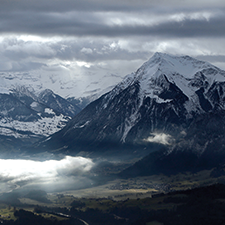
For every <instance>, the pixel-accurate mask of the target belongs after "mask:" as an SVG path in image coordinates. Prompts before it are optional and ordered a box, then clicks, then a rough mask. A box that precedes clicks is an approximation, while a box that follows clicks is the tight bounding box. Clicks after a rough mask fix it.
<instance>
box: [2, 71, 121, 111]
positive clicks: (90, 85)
mask: <svg viewBox="0 0 225 225" xmlns="http://www.w3.org/2000/svg"><path fill="white" fill-rule="evenodd" d="M77 73H78V72H77ZM121 80H122V78H121V77H120V76H119V75H115V74H107V73H106V74H104V75H103V74H98V75H96V72H95V71H93V72H92V73H91V74H82V76H81V75H80V74H74V75H71V74H64V73H63V74H61V73H56V72H52V73H48V72H47V71H46V73H44V74H43V73H42V72H41V71H38V70H37V71H36V70H34V71H30V72H0V93H4V94H9V93H10V91H11V90H13V89H17V88H18V87H22V86H23V87H26V88H28V89H32V91H33V92H34V94H35V95H39V94H40V93H41V92H43V91H45V90H46V89H48V90H51V91H53V92H54V93H55V94H57V95H59V96H61V97H62V98H64V99H66V100H69V101H70V102H72V101H76V105H77V106H79V107H80V108H83V107H84V106H86V105H87V104H88V103H90V102H91V101H93V100H95V99H97V98H98V97H99V96H101V95H102V94H104V93H106V92H108V91H110V90H111V89H112V88H113V87H114V86H115V85H116V84H117V83H118V82H120V81H121Z"/></svg>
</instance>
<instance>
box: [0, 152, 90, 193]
mask: <svg viewBox="0 0 225 225" xmlns="http://www.w3.org/2000/svg"><path fill="white" fill-rule="evenodd" d="M93 166H94V163H93V162H92V160H91V159H88V158H83V157H71V156H66V157H65V158H63V159H61V160H59V161H58V160H48V161H44V162H41V161H33V160H19V159H0V188H1V192H5V191H10V190H12V189H15V188H19V187H25V186H38V187H43V188H44V189H46V188H47V189H48V190H50V191H51V190H53V191H54V190H59V189H65V190H66V189H67V188H70V187H71V186H73V187H74V188H76V187H77V186H78V187H80V186H82V182H83V183H87V182H89V181H87V178H86V175H87V174H88V172H89V171H90V170H91V168H92V167H93Z"/></svg>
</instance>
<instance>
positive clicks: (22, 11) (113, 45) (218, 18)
mask: <svg viewBox="0 0 225 225" xmlns="http://www.w3.org/2000/svg"><path fill="white" fill-rule="evenodd" d="M0 21H1V22H0V59H1V60H0V71H2V72H16V71H26V72H29V71H33V70H35V71H38V73H40V74H45V73H46V74H49V71H51V74H53V75H54V73H60V74H61V75H62V76H64V75H65V74H67V75H68V74H69V75H70V76H71V77H73V78H74V79H76V77H77V76H79V78H80V77H84V82H86V80H88V79H86V78H87V77H92V80H93V81H97V80H99V79H101V77H102V75H103V74H116V75H119V76H125V75H126V74H127V73H131V72H133V71H135V70H136V69H137V68H138V67H139V66H140V65H141V64H142V63H143V62H144V61H146V60H147V59H148V58H150V57H151V56H152V54H153V53H154V52H156V51H160V52H166V53H170V54H185V55H186V54H187V55H190V56H194V57H197V58H199V59H203V60H208V61H210V62H212V63H214V64H215V65H217V66H219V67H221V68H223V69H225V64H224V57H225V54H224V51H223V48H224V46H225V39H224V35H225V3H224V1H222V0H215V1H213V2H212V1H205V0H204V1H203V0H199V1H193V0H191V1H186V0H184V1H178V0H169V1H165V0H158V1H156V0H153V1H147V0H141V1H134V0H129V1H128V0H124V1H118V0H115V1H110V2H108V1H103V0H94V1H92V0H83V1H73V0H65V1H60V0H47V1H44V0H40V1H34V0H31V1H28V0H21V1H13V0H3V1H2V2H1V8H0ZM99 74H100V75H99Z"/></svg>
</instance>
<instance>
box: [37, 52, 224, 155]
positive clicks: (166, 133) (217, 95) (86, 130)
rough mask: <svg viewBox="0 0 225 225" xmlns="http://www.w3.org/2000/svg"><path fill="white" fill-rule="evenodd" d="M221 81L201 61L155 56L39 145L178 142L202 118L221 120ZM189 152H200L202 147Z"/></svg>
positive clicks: (75, 148)
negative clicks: (169, 139)
mask: <svg viewBox="0 0 225 225" xmlns="http://www.w3.org/2000/svg"><path fill="white" fill-rule="evenodd" d="M224 81H225V72H224V71H223V70H220V69H219V68H217V67H215V66H213V65H211V64H209V63H207V62H203V61H199V60H196V59H194V58H191V57H189V56H172V55H168V54H163V53H156V54H155V55H154V56H153V57H152V58H151V59H150V60H149V61H147V62H146V63H144V64H143V65H142V66H141V67H140V68H139V69H138V70H137V71H136V72H135V73H132V74H130V75H128V76H126V77H125V78H124V80H123V81H122V82H121V83H119V84H118V85H116V86H115V88H114V89H113V90H112V91H110V92H108V93H107V94H105V95H103V96H102V97H100V98H99V99H97V100H96V101H94V102H92V103H91V104H90V105H88V106H87V107H86V108H85V109H84V110H82V112H81V113H79V114H78V115H76V116H75V117H74V118H73V119H72V120H71V121H70V122H69V123H68V125H66V126H65V128H63V129H62V130H61V131H59V132H58V133H56V134H54V135H52V136H51V137H50V138H48V140H47V141H45V142H44V145H45V146H46V148H50V149H55V148H57V149H58V148H60V147H64V148H66V149H68V150H71V151H74V152H79V151H81V150H85V151H92V150H93V149H94V148H95V150H96V149H98V148H99V147H100V146H107V147H105V148H108V149H109V148H110V147H112V146H117V147H118V146H119V145H120V146H124V145H136V146H137V145H146V144H147V143H148V142H149V143H150V142H152V141H154V140H157V139H160V138H159V137H170V138H171V140H175V142H176V141H177V142H179V141H178V140H183V139H184V138H185V136H188V134H191V132H192V131H193V130H194V127H195V126H193V125H192V124H193V123H194V124H196V123H197V122H196V121H198V119H199V118H200V117H202V116H203V115H208V114H209V113H213V114H214V113H215V112H216V113H218V115H222V116H220V117H218V121H219V120H221V118H223V113H222V112H223V111H224V109H225V92H224V91H225V82H224ZM205 117H207V116H205ZM224 119H225V118H224ZM202 121H204V120H202ZM218 121H217V123H219V122H218ZM202 123H203V122H202ZM210 124H211V123H210ZM222 124H223V123H222ZM209 126H210V127H211V125H209ZM202 127H204V126H202ZM202 132H203V130H202ZM197 136H198V137H196V139H195V140H194V139H192V138H190V139H191V141H193V145H192V147H193V146H195V141H199V142H200V139H201V137H200V136H201V132H199V133H198V135H197ZM221 138H222V137H221ZM189 141H190V140H189ZM40 146H43V145H42V144H41V143H40ZM201 146H202V145H201ZM117 147H116V148H117ZM91 149H92V150H91ZM170 150H171V149H170ZM96 151H98V150H96ZM195 151H196V152H202V147H201V149H200V150H199V149H198V148H195Z"/></svg>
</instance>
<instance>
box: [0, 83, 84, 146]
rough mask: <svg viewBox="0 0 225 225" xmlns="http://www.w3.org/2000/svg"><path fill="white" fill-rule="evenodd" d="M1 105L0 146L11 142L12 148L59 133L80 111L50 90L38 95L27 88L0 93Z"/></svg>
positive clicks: (19, 87) (21, 87) (18, 87)
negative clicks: (19, 143)
mask: <svg viewBox="0 0 225 225" xmlns="http://www.w3.org/2000/svg"><path fill="white" fill-rule="evenodd" d="M0 102H1V105H0V139H1V143H6V142H7V143H8V142H9V141H7V140H9V139H10V140H11V143H12V145H13V143H17V144H16V145H18V142H21V144H24V142H25V143H26V142H32V141H37V140H38V139H40V138H43V137H46V136H49V135H51V134H53V133H55V132H56V131H59V130H60V129H62V128H63V127H64V126H65V125H66V124H67V122H68V121H69V120H70V119H71V118H72V117H73V116H74V115H76V114H77V113H78V112H80V110H81V109H80V108H79V107H77V106H76V105H74V104H71V103H70V102H69V101H67V100H66V99H64V98H62V97H61V96H59V95H57V94H55V93H53V92H52V91H51V90H44V91H43V92H41V93H40V94H39V95H36V94H35V92H34V90H32V89H31V88H27V87H25V86H17V87H16V88H15V89H12V90H11V91H10V92H9V93H0ZM7 146H9V145H8V144H7Z"/></svg>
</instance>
